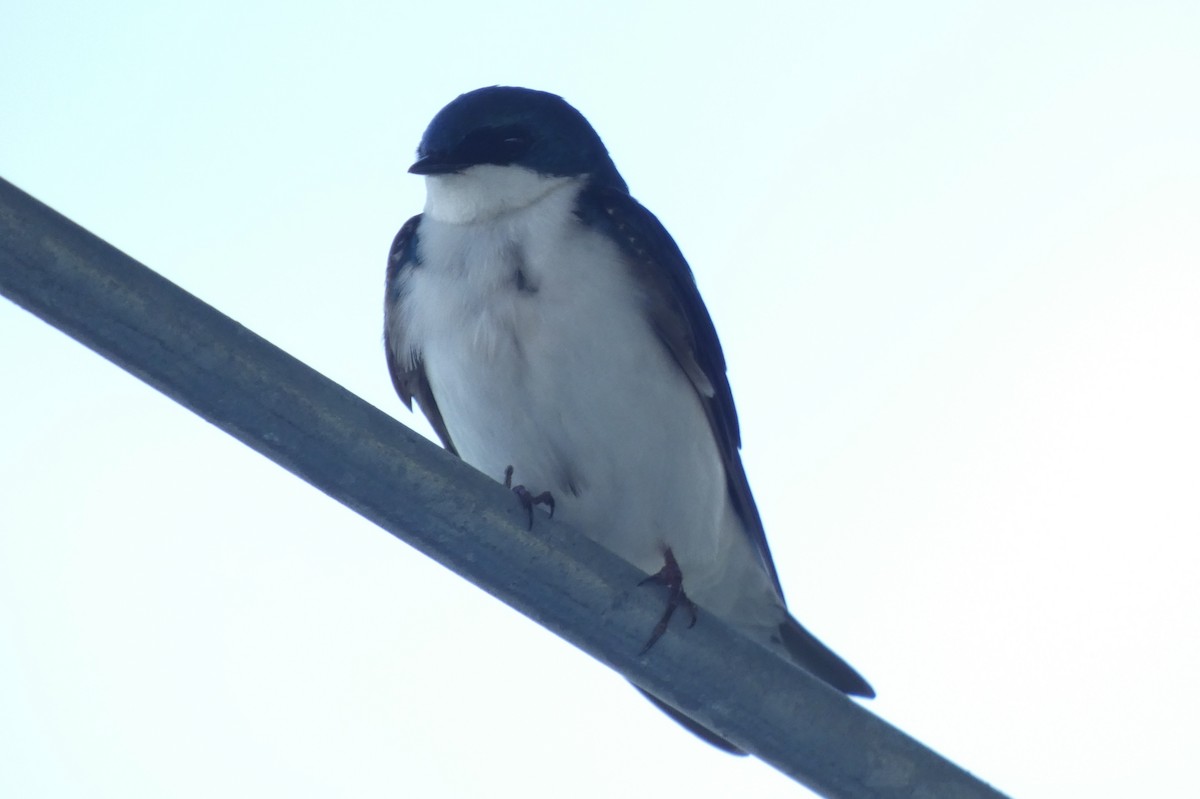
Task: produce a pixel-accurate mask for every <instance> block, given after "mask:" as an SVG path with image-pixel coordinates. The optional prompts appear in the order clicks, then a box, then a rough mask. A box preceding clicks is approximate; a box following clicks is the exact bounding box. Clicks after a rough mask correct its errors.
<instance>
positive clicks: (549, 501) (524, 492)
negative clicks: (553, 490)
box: [504, 466, 554, 530]
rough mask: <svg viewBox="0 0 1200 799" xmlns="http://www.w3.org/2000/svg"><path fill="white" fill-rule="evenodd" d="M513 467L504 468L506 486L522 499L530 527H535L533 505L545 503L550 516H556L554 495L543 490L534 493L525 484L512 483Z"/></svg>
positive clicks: (522, 505)
mask: <svg viewBox="0 0 1200 799" xmlns="http://www.w3.org/2000/svg"><path fill="white" fill-rule="evenodd" d="M512 476H513V467H512V466H507V467H505V469H504V487H505V488H508V489H511V490H512V492H513V493H514V494H516V495H517V499H519V500H520V501H521V507H522V508H524V509H525V512H526V513H528V514H529V529H530V530H532V529H533V506H534V505H545V506H546V507H547V508H548V509H549V512H550V518H551V519H553V518H554V497H553V496H552V495H551V494H550V492H549V491H543V492H542V493H540V494H537V495H534V494H531V493H530V492H529V489H527V488H526V487H525V486H523V485H513V484H512Z"/></svg>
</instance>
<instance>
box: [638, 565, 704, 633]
mask: <svg viewBox="0 0 1200 799" xmlns="http://www.w3.org/2000/svg"><path fill="white" fill-rule="evenodd" d="M663 560H664V561H665V563H664V564H663V567H662V568H661V569H659V570H658V572H657V573H655V574H652V575H650V576H649V577H647V578H646V579H645V580H642V581H641V582H640V583H638V585H645V584H646V583H657V584H659V585H665V586H666V587H667V589H668V591H669V593H668V594H667V609H666V610H664V611H663V615H662V618H661V619H659V620H658V624H656V625H654V630H653V631H652V632H651V633H650V640H649V641H647V642H646V645H645V646H643V647H642V651H641V652H639V653H638V654H639V655H644V654H646V653H647V652H649V651H650V647H652V646H654V645H655V644H656V643H658V639H659V638H662V636H663V633H665V632H666V631H667V625H669V624H670V623H671V617H672V616H674V615H675V608H678V607H680V606H682V607H685V608H687V610H688V613H689V614H690V615H691V617H692V620H691V621H690V622H689V623H688V628H689V629H690V628H692V627H695V626H696V603H695V602H693V601H692V600H691V599H689V598H688V595H687V594H685V593H684V592H683V572H682V571H680V569H679V562H678V561H676V560H675V553H674V552H672V551H671V548H670V547H667V549H665V550H664V551H663Z"/></svg>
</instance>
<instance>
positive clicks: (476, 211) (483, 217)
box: [425, 164, 579, 225]
mask: <svg viewBox="0 0 1200 799" xmlns="http://www.w3.org/2000/svg"><path fill="white" fill-rule="evenodd" d="M578 180H579V178H572V177H560V176H553V175H541V174H538V173H537V172H534V171H533V170H532V169H526V168H525V167H521V166H496V165H494V164H479V165H477V166H472V167H468V168H467V169H465V170H463V171H462V172H459V173H457V174H453V175H426V176H425V213H426V214H428V215H429V216H430V217H432V218H433V219H436V220H438V221H439V222H449V223H451V224H456V225H465V224H469V223H471V222H486V221H488V220H491V219H495V218H496V217H499V216H503V215H504V214H507V213H511V212H513V211H518V210H520V209H522V208H526V207H528V206H530V205H533V204H534V203H535V202H537V201H538V200H540V199H542V198H543V197H545V196H546V195H547V194H550V193H551V192H553V191H555V190H556V189H559V188H562V187H563V186H566V185H567V184H569V183H572V182H575V181H578Z"/></svg>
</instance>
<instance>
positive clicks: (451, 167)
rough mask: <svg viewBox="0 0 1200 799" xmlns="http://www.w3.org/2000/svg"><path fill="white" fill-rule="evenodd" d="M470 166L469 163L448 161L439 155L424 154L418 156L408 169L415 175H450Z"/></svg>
mask: <svg viewBox="0 0 1200 799" xmlns="http://www.w3.org/2000/svg"><path fill="white" fill-rule="evenodd" d="M468 166H469V164H460V163H458V162H456V161H447V160H446V159H445V158H443V157H441V156H438V155H424V156H421V157H420V158H418V159H417V161H416V163H414V164H413V165H412V166H410V167H409V168H408V171H409V172H410V173H412V174H414V175H450V174H453V173H455V172H462V171H463V170H464V169H466V168H467V167H468Z"/></svg>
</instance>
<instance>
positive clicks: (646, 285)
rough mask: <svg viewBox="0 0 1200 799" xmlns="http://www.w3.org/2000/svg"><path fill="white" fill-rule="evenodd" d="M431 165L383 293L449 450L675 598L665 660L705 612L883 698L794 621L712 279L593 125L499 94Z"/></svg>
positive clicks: (494, 91) (524, 92)
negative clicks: (760, 504)
mask: <svg viewBox="0 0 1200 799" xmlns="http://www.w3.org/2000/svg"><path fill="white" fill-rule="evenodd" d="M416 155H417V158H416V161H415V162H414V163H413V164H412V165H411V166H410V167H409V169H408V171H409V172H410V173H412V174H414V175H418V176H423V177H424V180H425V191H426V198H425V206H424V209H423V211H422V213H420V214H418V215H416V216H414V217H412V218H411V219H409V220H408V221H407V222H406V223H405V224H404V225H403V226H402V227H401V229H400V231H399V233H398V234H397V235H396V237H395V240H394V241H393V243H392V247H391V251H390V253H389V257H388V265H387V275H386V287H385V301H384V342H385V350H386V355H387V363H388V370H389V372H390V374H391V378H392V382H393V385H394V387H395V389H396V391H397V393H398V394H399V396H400V399H401V400H402V401H403V402H404V404H405V405H406V406H407V407H408V408H409V410H410V411H411V410H412V408H413V401H414V400H415V401H416V402H417V404H418V405H419V407H420V410H421V411H422V412H423V413H424V415H425V416H426V417H427V419H428V420H429V423H430V424H431V426H432V427H433V430H434V431H435V432H436V434H437V436H438V437H439V438H440V439H441V442H442V444H443V445H444V446H445V448H446V449H447V450H449V451H450V452H452V453H454V454H456V455H458V456H459V457H460V458H462V459H463V460H465V461H466V462H467V463H469V464H471V465H472V466H474V467H476V468H477V469H479V470H480V471H483V472H485V473H487V474H489V475H492V476H494V477H496V478H498V479H499V477H500V476H501V475H503V476H504V479H505V482H506V484H511V483H512V482H515V483H516V487H515V488H514V490H516V491H517V493H518V495H519V496H521V498H522V502H523V503H524V504H525V505H526V507H527V509H528V511H529V514H530V523H531V524H532V520H533V506H534V505H535V504H539V505H545V506H547V510H549V511H550V512H551V513H552V514H554V515H556V516H557V517H558V518H559V519H561V520H563V521H566V522H568V523H570V524H571V525H573V526H574V528H575V529H577V530H579V531H580V532H581V533H582V534H584V535H587V536H589V537H590V538H592V539H594V540H595V541H597V542H598V543H600V544H601V545H603V546H605V547H606V548H608V549H609V550H610V551H612V552H614V553H615V554H617V555H619V556H620V557H622V558H624V559H625V560H626V561H628V562H630V563H631V564H633V565H634V566H636V567H638V568H640V569H641V570H642V571H644V572H645V573H646V574H647V575H650V576H649V577H648V578H647V581H654V582H659V583H662V584H664V585H667V586H668V588H669V589H670V591H669V599H668V603H667V607H666V610H665V612H664V614H663V619H662V621H660V623H659V625H658V627H656V628H655V630H654V631H653V632H652V634H651V637H650V640H649V641H648V642H647V649H648V648H649V647H650V646H652V645H653V643H654V641H655V640H657V639H658V636H660V635H662V634H663V632H664V630H666V629H667V625H668V623H669V622H670V620H671V616H672V613H673V612H674V611H675V610H676V608H679V607H682V608H685V609H686V610H687V611H688V612H689V613H690V614H691V622H692V623H694V622H695V618H696V616H695V606H696V605H699V606H700V607H702V608H704V609H705V610H706V611H707V612H709V613H712V614H714V615H716V616H718V617H720V618H722V619H724V620H725V621H726V622H728V623H729V624H731V625H733V626H735V627H737V628H739V629H741V630H742V631H743V632H744V633H745V634H747V635H749V636H751V637H753V638H755V639H756V640H758V641H760V642H761V643H763V644H764V645H766V646H768V647H770V648H772V649H774V650H775V651H777V652H779V653H781V654H782V655H784V656H785V657H787V658H789V659H790V660H791V661H792V662H794V663H795V664H796V665H797V666H799V667H800V668H802V669H804V670H805V671H807V672H809V673H810V674H812V675H813V676H815V677H817V678H819V679H821V680H822V681H824V682H825V683H827V684H828V685H830V686H832V687H833V688H835V689H837V690H839V691H842V692H843V693H845V694H848V695H852V696H860V697H866V698H870V697H873V696H874V695H875V692H874V690H873V689H872V688H871V686H870V685H869V684H868V683H867V681H866V680H865V679H863V677H862V676H861V675H859V673H858V672H857V671H855V670H854V669H853V668H852V667H851V666H850V665H849V664H847V663H846V662H845V661H844V660H843V659H842V658H841V657H839V656H838V655H836V654H835V653H834V652H833V651H832V650H830V649H829V648H828V647H826V646H825V645H824V644H822V643H821V642H820V641H819V640H818V639H817V638H816V637H815V636H813V635H812V634H811V633H810V632H808V630H806V629H805V628H804V627H803V626H801V624H800V623H799V622H798V621H796V619H795V618H793V617H792V616H791V614H790V613H789V612H788V610H787V604H786V602H785V601H784V596H783V589H782V587H781V585H780V581H779V576H778V574H777V573H776V569H775V565H774V563H773V561H772V559H771V553H770V549H769V548H768V546H767V539H766V533H765V531H764V529H763V523H762V520H761V518H760V517H759V513H758V509H757V506H756V505H755V502H754V497H753V495H752V494H751V491H750V484H749V481H748V480H747V477H746V472H745V469H744V468H743V465H742V459H741V454H740V451H741V434H740V432H739V427H738V417H737V411H736V409H735V407H734V401H733V394H732V390H731V388H730V384H729V380H728V376H727V373H726V364H725V357H724V354H723V352H722V349H721V344H720V341H719V340H718V338H717V332H716V329H715V328H714V326H713V322H712V319H711V317H710V316H709V313H708V310H707V308H706V307H705V304H704V301H703V300H702V299H701V296H700V292H699V289H698V287H697V285H696V281H695V279H694V276H693V274H692V270H691V268H690V267H689V265H688V263H687V261H686V260H685V259H684V256H683V254H682V252H681V250H680V248H679V247H678V245H677V244H676V243H675V240H674V239H673V238H672V237H671V235H670V234H669V233H668V232H667V230H666V228H664V227H663V225H662V223H660V222H659V220H658V219H657V217H655V216H654V215H653V214H652V213H651V212H650V211H648V210H647V209H646V208H645V207H644V206H642V205H641V204H640V203H639V202H638V201H637V200H635V199H634V198H633V196H632V195H631V194H630V191H629V188H628V185H627V184H626V182H625V180H624V178H622V176H621V174H620V173H619V172H618V171H617V168H616V165H615V164H614V162H613V160H612V158H611V156H610V155H609V153H608V150H607V148H606V147H605V145H604V143H603V141H602V140H601V138H600V136H599V134H597V132H596V131H595V129H594V128H593V127H592V125H591V124H590V123H589V122H588V120H587V119H586V118H585V117H584V115H583V114H582V113H580V112H579V111H578V110H576V109H575V108H574V107H573V106H572V105H570V104H569V103H568V102H567V101H566V100H564V99H563V98H562V97H560V96H558V95H555V94H552V93H549V92H544V91H537V90H534V89H527V88H522V87H516V86H488V87H484V88H481V89H476V90H474V91H470V92H467V93H465V94H462V95H460V96H458V97H457V98H456V99H454V100H453V101H451V102H450V103H449V104H447V105H446V106H445V107H444V108H442V109H441V110H440V111H439V112H438V113H437V114H436V115H435V116H434V117H433V120H432V121H431V122H430V123H429V125H428V127H427V128H426V129H425V132H424V134H423V136H422V137H421V140H420V143H419V145H418V147H417V151H416ZM510 487H511V486H510ZM643 651H645V650H643ZM639 690H642V689H640V688H639ZM642 693H643V694H645V695H646V696H647V698H648V699H650V701H651V702H653V703H654V704H655V705H657V706H658V707H659V708H660V709H662V710H663V711H665V712H666V713H667V714H668V715H670V716H671V717H672V718H674V719H675V720H676V721H678V722H679V723H681V724H682V725H683V726H684V727H686V728H687V729H688V730H690V731H691V732H693V733H695V734H696V735H698V736H699V737H700V738H702V739H704V740H706V741H708V742H709V743H711V744H713V745H714V746H717V747H718V748H720V749H723V750H724V751H727V752H730V753H733V754H744V753H743V752H742V751H741V749H740V748H738V747H737V746H736V745H734V744H733V743H732V742H730V741H728V740H726V739H724V738H722V737H721V736H720V735H719V734H717V733H716V732H714V731H712V730H709V729H707V728H706V727H704V726H703V725H701V724H700V723H698V722H696V721H694V720H693V719H691V718H690V717H688V716H687V715H685V714H684V713H682V712H680V711H678V710H676V709H675V708H673V707H672V706H670V705H668V704H667V703H665V702H663V701H662V700H660V699H658V698H657V697H655V696H653V695H651V694H649V693H647V692H646V691H644V690H643V691H642Z"/></svg>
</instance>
